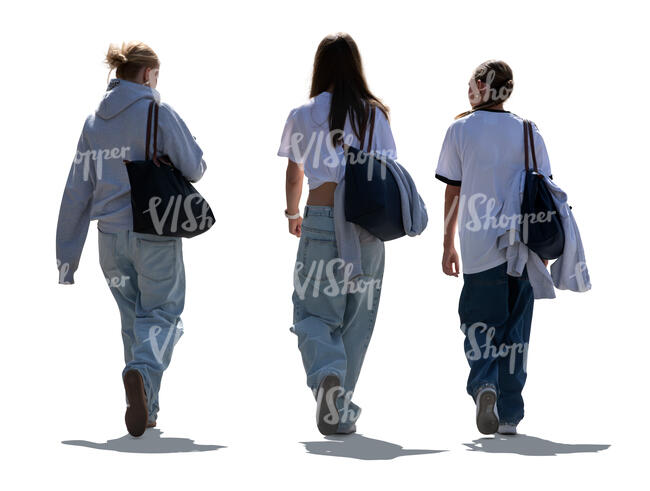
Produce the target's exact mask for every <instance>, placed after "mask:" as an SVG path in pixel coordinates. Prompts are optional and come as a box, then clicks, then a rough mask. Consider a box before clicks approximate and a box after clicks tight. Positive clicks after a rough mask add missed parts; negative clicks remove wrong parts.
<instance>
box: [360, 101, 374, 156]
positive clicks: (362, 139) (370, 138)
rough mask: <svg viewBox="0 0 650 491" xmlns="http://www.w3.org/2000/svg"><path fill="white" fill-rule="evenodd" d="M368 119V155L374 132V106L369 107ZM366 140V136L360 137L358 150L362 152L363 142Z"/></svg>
mask: <svg viewBox="0 0 650 491" xmlns="http://www.w3.org/2000/svg"><path fill="white" fill-rule="evenodd" d="M368 119H369V120H370V131H369V132H368V136H369V139H368V147H367V150H366V151H367V152H368V153H370V149H371V148H372V136H373V133H374V131H375V106H371V107H370V111H369V113H368ZM365 140H366V135H365V133H364V134H363V135H362V136H361V144H360V145H359V150H363V147H364V142H365Z"/></svg>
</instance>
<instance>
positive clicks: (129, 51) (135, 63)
mask: <svg viewBox="0 0 650 491" xmlns="http://www.w3.org/2000/svg"><path fill="white" fill-rule="evenodd" d="M105 61H106V64H107V65H108V66H109V68H110V70H111V71H113V70H115V71H116V76H117V77H118V78H124V79H126V80H131V79H133V77H134V76H135V75H136V74H137V72H138V71H139V70H140V69H141V68H142V67H149V68H159V67H160V61H159V60H158V56H157V55H156V53H155V52H154V50H152V49H151V48H150V47H149V46H147V45H146V44H144V43H142V42H140V41H130V42H128V43H122V46H118V45H116V44H112V43H111V44H110V45H109V46H108V51H107V52H106V60H105ZM109 75H110V73H109Z"/></svg>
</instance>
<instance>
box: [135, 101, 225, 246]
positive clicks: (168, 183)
mask: <svg viewBox="0 0 650 491" xmlns="http://www.w3.org/2000/svg"><path fill="white" fill-rule="evenodd" d="M152 113H153V155H152V157H151V159H150V158H149V144H150V138H149V137H150V133H151V126H152ZM157 140H158V104H157V103H156V102H155V101H151V104H149V112H148V115H147V140H146V150H145V160H133V161H131V160H125V161H124V163H125V164H126V169H127V172H128V174H129V182H130V183H131V208H132V209H133V231H134V232H139V233H144V234H153V235H160V236H165V237H185V238H191V237H195V236H197V235H200V234H202V233H203V232H205V231H207V230H208V229H209V228H210V227H212V225H213V224H214V215H213V214H212V209H211V208H210V205H208V202H207V201H206V200H205V199H204V198H203V196H201V194H200V193H199V192H198V191H197V190H196V189H195V188H194V186H192V184H191V183H190V182H189V181H188V180H187V179H186V178H185V176H183V174H182V173H181V172H180V171H179V170H178V169H177V168H176V167H175V166H174V164H173V163H172V162H171V160H170V159H169V158H168V157H167V156H164V155H161V156H158V155H157V148H156V144H157Z"/></svg>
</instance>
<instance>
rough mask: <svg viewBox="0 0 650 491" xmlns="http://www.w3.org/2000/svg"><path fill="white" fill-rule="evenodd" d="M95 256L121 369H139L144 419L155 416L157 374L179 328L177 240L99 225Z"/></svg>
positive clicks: (181, 284)
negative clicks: (111, 311)
mask: <svg viewBox="0 0 650 491" xmlns="http://www.w3.org/2000/svg"><path fill="white" fill-rule="evenodd" d="M98 235H99V260H100V265H101V268H102V271H103V272H104V276H105V278H106V281H107V283H108V285H109V287H110V290H111V293H112V294H113V297H115V301H116V302H117V306H118V308H119V310H120V316H121V320H122V341H123V343H124V361H125V363H126V366H125V367H124V371H123V372H122V374H123V375H124V373H125V372H126V371H127V370H131V369H136V370H138V371H139V372H140V374H141V375H142V379H143V381H144V386H145V392H146V395H147V403H148V409H149V421H150V422H153V421H156V417H157V414H158V409H159V405H158V392H159V390H160V382H161V379H162V374H163V372H164V371H165V369H166V368H167V367H168V366H169V362H170V361H171V356H172V351H173V349H174V345H175V344H176V342H177V341H178V339H179V338H180V337H181V335H182V334H183V329H182V322H181V318H180V315H181V312H182V311H183V307H184V303H185V268H184V265H183V251H182V242H181V239H180V238H177V237H159V236H156V235H149V234H140V233H135V232H132V231H128V230H124V231H120V232H116V233H106V232H102V231H101V230H99V232H98Z"/></svg>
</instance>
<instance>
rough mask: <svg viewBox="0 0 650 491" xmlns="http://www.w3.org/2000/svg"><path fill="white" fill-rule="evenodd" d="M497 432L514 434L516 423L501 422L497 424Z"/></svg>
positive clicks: (515, 432)
mask: <svg viewBox="0 0 650 491" xmlns="http://www.w3.org/2000/svg"><path fill="white" fill-rule="evenodd" d="M497 433H499V434H500V435H516V434H517V425H513V424H508V423H501V424H499V429H498V430H497Z"/></svg>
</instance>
